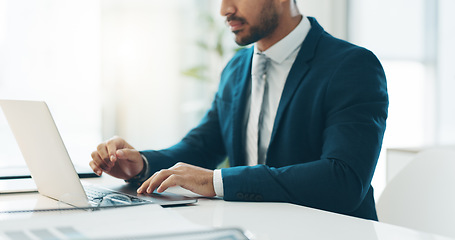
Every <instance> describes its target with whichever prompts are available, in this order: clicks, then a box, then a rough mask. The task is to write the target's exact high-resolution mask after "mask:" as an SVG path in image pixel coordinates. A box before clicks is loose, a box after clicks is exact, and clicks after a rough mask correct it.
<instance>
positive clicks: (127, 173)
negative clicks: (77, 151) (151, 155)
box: [90, 137, 144, 180]
mask: <svg viewBox="0 0 455 240" xmlns="http://www.w3.org/2000/svg"><path fill="white" fill-rule="evenodd" d="M92 159H93V160H92V161H91V162H90V167H91V168H92V170H93V172H95V173H96V174H97V175H98V176H101V174H102V173H103V172H105V173H107V174H109V175H111V176H113V177H116V178H120V179H124V180H128V179H130V178H132V177H134V176H136V175H137V174H139V173H140V172H141V171H142V169H143V168H144V161H143V159H142V156H141V154H140V153H139V151H137V150H136V149H134V148H133V147H132V146H131V145H129V144H128V143H127V142H126V141H125V140H124V139H122V138H119V137H114V138H111V139H109V140H108V141H106V142H104V143H101V144H100V145H98V147H97V150H96V151H94V152H92Z"/></svg>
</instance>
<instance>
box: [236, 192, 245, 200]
mask: <svg viewBox="0 0 455 240" xmlns="http://www.w3.org/2000/svg"><path fill="white" fill-rule="evenodd" d="M236 197H237V198H238V199H241V200H243V198H244V196H243V193H237V194H236Z"/></svg>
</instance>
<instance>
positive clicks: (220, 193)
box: [213, 169, 224, 197]
mask: <svg viewBox="0 0 455 240" xmlns="http://www.w3.org/2000/svg"><path fill="white" fill-rule="evenodd" d="M213 188H214V189H215V194H216V196H217V197H224V189H223V177H222V175H221V169H215V170H214V171H213Z"/></svg>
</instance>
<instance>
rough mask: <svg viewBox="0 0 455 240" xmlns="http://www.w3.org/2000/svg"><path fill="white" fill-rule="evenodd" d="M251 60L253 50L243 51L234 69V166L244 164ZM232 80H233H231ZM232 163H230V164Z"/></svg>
mask: <svg viewBox="0 0 455 240" xmlns="http://www.w3.org/2000/svg"><path fill="white" fill-rule="evenodd" d="M252 58H253V48H250V49H248V50H247V51H245V57H244V58H243V60H244V61H243V63H242V65H241V66H242V67H240V68H238V69H236V70H235V71H236V74H235V76H236V79H238V82H237V83H236V86H235V88H234V98H233V102H232V104H233V109H232V111H233V114H234V119H233V120H234V129H233V131H234V132H233V141H234V153H233V155H234V159H235V163H234V165H235V166H240V165H245V164H246V159H245V156H246V152H245V144H246V143H245V141H246V139H245V138H246V128H245V126H244V125H245V122H244V120H245V112H246V108H247V104H246V101H247V98H248V96H249V91H250V89H251V81H250V79H251V71H250V69H251V61H252ZM233 80H234V79H233ZM232 163H233V162H232V161H231V164H232Z"/></svg>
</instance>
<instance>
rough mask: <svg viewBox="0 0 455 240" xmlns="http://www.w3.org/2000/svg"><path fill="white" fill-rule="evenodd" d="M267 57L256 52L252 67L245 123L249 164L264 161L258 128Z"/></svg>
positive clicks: (264, 92) (261, 115)
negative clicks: (248, 105)
mask: <svg viewBox="0 0 455 240" xmlns="http://www.w3.org/2000/svg"><path fill="white" fill-rule="evenodd" d="M268 64H269V58H267V56H265V55H264V54H262V53H258V55H257V56H256V59H255V61H254V62H253V67H252V74H251V75H252V83H251V100H250V102H251V105H250V114H249V118H248V124H247V141H246V145H247V158H248V159H247V161H248V164H249V165H255V164H257V163H259V164H263V163H264V162H265V152H262V151H260V149H259V143H260V128H261V125H262V121H263V120H262V119H263V108H264V106H263V105H264V96H266V94H267V81H266V71H267V67H268Z"/></svg>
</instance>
